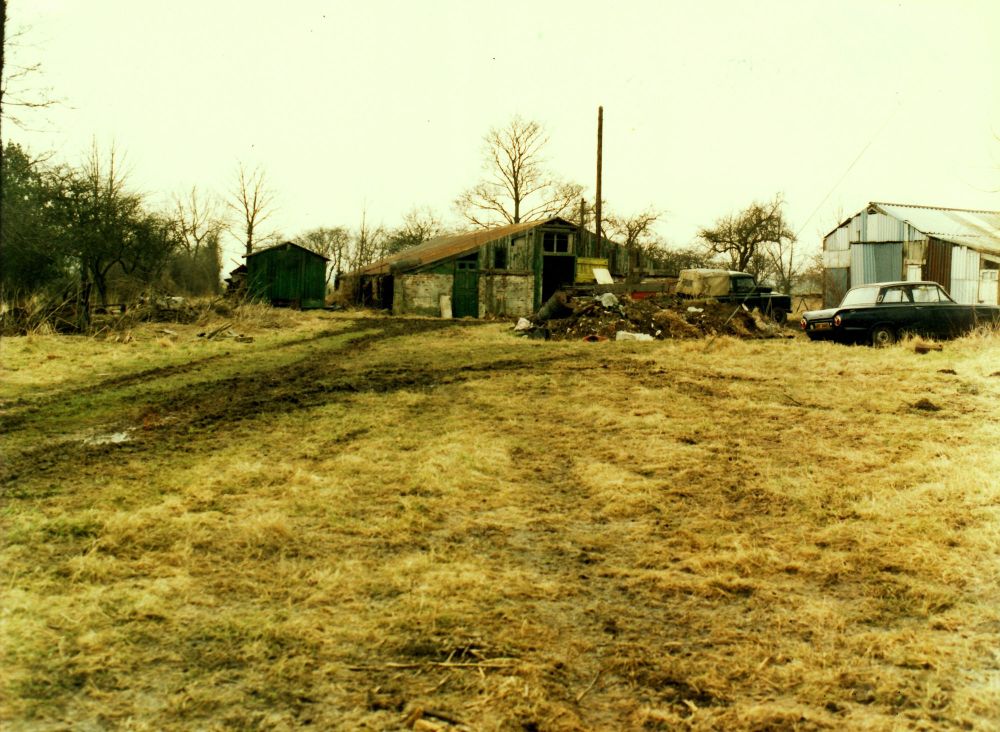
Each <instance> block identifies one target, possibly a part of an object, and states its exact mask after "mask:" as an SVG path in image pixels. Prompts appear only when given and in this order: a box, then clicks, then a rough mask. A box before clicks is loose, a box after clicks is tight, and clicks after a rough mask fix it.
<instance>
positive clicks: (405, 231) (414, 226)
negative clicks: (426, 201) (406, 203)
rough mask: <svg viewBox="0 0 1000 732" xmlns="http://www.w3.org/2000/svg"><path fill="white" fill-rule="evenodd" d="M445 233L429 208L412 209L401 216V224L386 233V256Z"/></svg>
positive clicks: (439, 221)
mask: <svg viewBox="0 0 1000 732" xmlns="http://www.w3.org/2000/svg"><path fill="white" fill-rule="evenodd" d="M444 231H445V229H444V225H443V224H442V223H441V219H440V218H438V216H437V214H435V213H434V212H433V211H432V210H431V209H430V208H427V207H424V208H412V209H410V210H409V211H408V212H407V213H405V214H403V223H402V224H401V225H399V226H397V227H396V228H395V229H393V230H392V231H390V232H389V233H388V238H387V240H386V244H385V250H386V254H395V253H396V252H401V251H403V250H404V249H409V248H410V247H415V246H416V245H417V244H420V243H422V242H425V241H427V240H428V239H433V238H434V237H435V236H440V235H441V234H443V233H444Z"/></svg>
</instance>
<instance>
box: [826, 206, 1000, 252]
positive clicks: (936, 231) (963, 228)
mask: <svg viewBox="0 0 1000 732" xmlns="http://www.w3.org/2000/svg"><path fill="white" fill-rule="evenodd" d="M866 208H867V209H872V208H874V209H876V210H877V211H880V212H881V213H883V214H885V215H887V216H892V217H893V218H895V219H899V220H900V221H903V222H905V223H907V224H909V225H910V226H912V227H913V228H914V229H916V230H917V231H919V232H921V233H922V234H926V235H927V236H929V237H934V238H935V239H940V240H941V241H946V242H950V243H952V244H959V245H961V246H967V247H971V248H973V249H976V250H978V251H981V252H989V253H991V254H1000V211H983V210H976V209H967V208H944V207H943V206H916V205H913V204H909V203H883V202H879V201H872V202H871V203H869V204H868V206H866ZM855 216H858V214H855V215H854V216H851V217H850V218H849V219H847V220H846V221H844V222H843V223H841V224H840V225H839V226H837V227H836V228H834V229H833V231H831V232H830V233H829V234H827V236H830V234H832V233H833V232H834V231H837V229H839V228H841V227H842V226H845V225H846V224H848V223H849V222H850V221H851V220H853V219H854V218H855Z"/></svg>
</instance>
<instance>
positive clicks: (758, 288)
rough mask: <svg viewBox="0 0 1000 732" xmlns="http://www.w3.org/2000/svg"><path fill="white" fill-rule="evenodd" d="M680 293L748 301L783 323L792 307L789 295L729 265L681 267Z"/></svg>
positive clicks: (723, 300) (714, 298)
mask: <svg viewBox="0 0 1000 732" xmlns="http://www.w3.org/2000/svg"><path fill="white" fill-rule="evenodd" d="M676 293H677V295H678V296H679V297H687V298H701V299H707V298H711V299H713V300H717V301H719V302H731V303H735V304H740V305H746V306H747V308H749V309H751V310H753V309H754V308H757V309H758V310H760V312H762V313H764V314H765V315H768V316H770V317H771V318H772V319H773V320H774V321H775V322H776V323H784V322H785V320H786V319H787V318H788V313H790V312H791V310H792V298H791V296H790V295H782V294H780V293H777V292H773V291H772V288H770V287H767V286H765V285H759V284H757V281H756V280H755V279H754V277H753V275H751V274H747V273H746V272H735V271H733V270H728V269H682V270H681V271H680V274H679V275H678V278H677V289H676Z"/></svg>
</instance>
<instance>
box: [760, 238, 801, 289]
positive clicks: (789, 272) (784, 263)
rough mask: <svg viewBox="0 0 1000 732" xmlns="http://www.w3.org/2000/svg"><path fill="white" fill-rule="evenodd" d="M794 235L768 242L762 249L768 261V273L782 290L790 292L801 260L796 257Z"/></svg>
mask: <svg viewBox="0 0 1000 732" xmlns="http://www.w3.org/2000/svg"><path fill="white" fill-rule="evenodd" d="M796 244H797V241H796V239H795V237H794V236H792V237H791V238H781V239H779V240H778V241H774V242H770V243H768V244H767V245H766V246H765V248H764V251H765V253H766V254H767V258H768V260H769V262H770V267H769V268H768V269H769V272H768V274H770V275H771V277H772V279H773V280H774V284H775V285H777V286H778V288H779V289H780V290H781V291H782V292H791V291H792V285H794V284H795V280H796V279H797V278H798V276H799V273H800V272H801V271H802V264H803V263H802V262H801V261H800V260H799V259H797V258H796V256H795V254H796V252H795V245H796Z"/></svg>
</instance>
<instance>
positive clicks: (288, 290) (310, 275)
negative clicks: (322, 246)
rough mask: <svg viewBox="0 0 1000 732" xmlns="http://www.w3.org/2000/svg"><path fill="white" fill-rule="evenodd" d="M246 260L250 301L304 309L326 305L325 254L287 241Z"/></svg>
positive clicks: (249, 255) (262, 250)
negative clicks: (261, 301) (262, 301)
mask: <svg viewBox="0 0 1000 732" xmlns="http://www.w3.org/2000/svg"><path fill="white" fill-rule="evenodd" d="M246 260H247V263H246V283H247V285H246V287H247V297H249V298H251V299H253V300H264V301H266V302H269V303H271V304H272V305H288V306H291V307H298V308H302V309H308V308H321V307H323V305H324V304H325V299H326V263H327V258H326V257H324V256H323V255H322V254H317V253H316V252H313V251H310V250H309V249H306V248H305V247H301V246H299V245H298V244H295V243H294V242H290V241H286V242H284V243H283V244H278V245H276V246H273V247H268V248H266V249H259V250H258V251H256V252H253V253H252V254H248V255H247V257H246Z"/></svg>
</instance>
